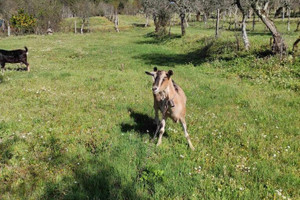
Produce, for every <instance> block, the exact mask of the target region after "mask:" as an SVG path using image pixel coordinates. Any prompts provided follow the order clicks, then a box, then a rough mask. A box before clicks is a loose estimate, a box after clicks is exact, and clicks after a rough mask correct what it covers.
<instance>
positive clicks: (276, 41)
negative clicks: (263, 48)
mask: <svg viewBox="0 0 300 200" xmlns="http://www.w3.org/2000/svg"><path fill="white" fill-rule="evenodd" d="M251 7H252V8H253V10H254V11H255V13H256V14H257V16H258V17H259V18H260V19H261V20H262V22H263V23H264V24H265V25H266V27H267V28H268V29H269V31H270V32H271V33H272V36H273V46H272V51H273V52H274V53H275V54H280V55H282V54H286V50H287V46H286V44H285V42H284V41H283V39H282V37H281V35H280V33H279V32H278V31H277V28H276V26H275V24H274V23H273V21H272V20H270V19H269V18H268V17H267V16H266V12H265V11H264V9H261V8H260V7H259V6H258V4H257V2H253V3H251Z"/></svg>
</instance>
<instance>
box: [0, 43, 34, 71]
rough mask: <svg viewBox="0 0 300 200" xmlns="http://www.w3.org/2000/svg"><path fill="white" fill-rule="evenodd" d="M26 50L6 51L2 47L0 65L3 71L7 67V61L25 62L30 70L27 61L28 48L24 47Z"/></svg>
mask: <svg viewBox="0 0 300 200" xmlns="http://www.w3.org/2000/svg"><path fill="white" fill-rule="evenodd" d="M24 48H25V50H22V49H17V50H12V51H6V50H2V49H0V65H1V70H2V73H3V72H4V69H5V64H6V63H21V64H22V63H23V64H25V65H26V68H27V71H28V72H29V71H30V67H29V63H28V62H27V55H28V49H27V47H24Z"/></svg>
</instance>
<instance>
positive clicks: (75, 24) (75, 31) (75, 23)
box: [74, 20, 77, 34]
mask: <svg viewBox="0 0 300 200" xmlns="http://www.w3.org/2000/svg"><path fill="white" fill-rule="evenodd" d="M74 27H75V28H74V33H75V34H76V33H77V21H76V20H75V22H74Z"/></svg>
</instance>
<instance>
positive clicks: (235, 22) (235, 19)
mask: <svg viewBox="0 0 300 200" xmlns="http://www.w3.org/2000/svg"><path fill="white" fill-rule="evenodd" d="M237 12H238V8H237V7H235V11H234V30H236V26H237V21H238V19H237Z"/></svg>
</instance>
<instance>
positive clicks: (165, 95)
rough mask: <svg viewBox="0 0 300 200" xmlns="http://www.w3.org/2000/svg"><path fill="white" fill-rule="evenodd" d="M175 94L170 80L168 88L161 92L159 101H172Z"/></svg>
mask: <svg viewBox="0 0 300 200" xmlns="http://www.w3.org/2000/svg"><path fill="white" fill-rule="evenodd" d="M175 94H176V90H175V87H174V85H173V82H172V80H171V79H170V80H169V84H168V87H167V88H166V89H165V90H164V91H162V92H161V94H160V96H161V99H162V100H164V99H169V100H170V99H173V98H174V96H175Z"/></svg>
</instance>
